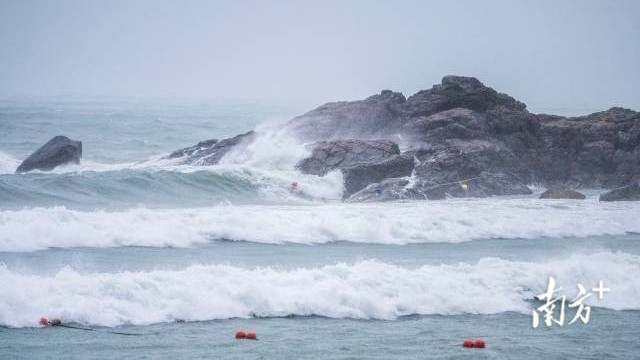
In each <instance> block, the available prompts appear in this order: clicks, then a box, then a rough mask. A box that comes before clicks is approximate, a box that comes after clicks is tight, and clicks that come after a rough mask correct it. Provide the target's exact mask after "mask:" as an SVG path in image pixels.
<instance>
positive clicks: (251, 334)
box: [247, 332, 258, 340]
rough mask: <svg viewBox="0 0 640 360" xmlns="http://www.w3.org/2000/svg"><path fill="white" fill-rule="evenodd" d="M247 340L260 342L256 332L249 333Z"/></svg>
mask: <svg viewBox="0 0 640 360" xmlns="http://www.w3.org/2000/svg"><path fill="white" fill-rule="evenodd" d="M247 339H249V340H258V336H257V335H256V333H254V332H248V333H247Z"/></svg>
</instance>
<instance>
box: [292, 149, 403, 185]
mask: <svg viewBox="0 0 640 360" xmlns="http://www.w3.org/2000/svg"><path fill="white" fill-rule="evenodd" d="M296 167H297V168H298V170H300V171H302V172H303V173H306V174H312V175H320V176H323V175H325V174H327V173H328V172H330V171H333V170H340V171H342V174H343V176H344V197H345V198H346V197H348V196H350V195H351V194H353V193H355V192H357V191H359V190H361V189H363V188H365V187H366V186H367V185H369V184H371V183H376V182H380V181H382V180H384V179H387V178H394V177H404V176H409V175H411V172H412V171H413V168H414V161H413V157H412V156H406V155H400V148H399V147H398V145H397V144H396V143H394V142H393V141H389V140H338V141H323V142H320V143H316V144H314V145H313V150H312V152H311V156H309V157H308V158H305V159H303V160H302V161H300V162H299V163H298V165H297V166H296Z"/></svg>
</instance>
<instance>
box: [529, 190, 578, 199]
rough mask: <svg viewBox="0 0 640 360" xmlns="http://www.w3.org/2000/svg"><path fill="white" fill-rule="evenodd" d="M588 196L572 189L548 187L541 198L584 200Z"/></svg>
mask: <svg viewBox="0 0 640 360" xmlns="http://www.w3.org/2000/svg"><path fill="white" fill-rule="evenodd" d="M586 198H587V197H586V196H585V195H584V194H582V193H579V192H577V191H575V190H572V189H564V188H555V189H547V190H546V191H545V192H543V193H542V194H540V199H574V200H584V199H586Z"/></svg>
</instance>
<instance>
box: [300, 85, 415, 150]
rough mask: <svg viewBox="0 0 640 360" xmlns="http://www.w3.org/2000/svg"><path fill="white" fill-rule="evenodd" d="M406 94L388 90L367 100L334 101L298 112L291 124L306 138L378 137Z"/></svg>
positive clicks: (306, 139) (395, 115) (393, 117)
mask: <svg viewBox="0 0 640 360" xmlns="http://www.w3.org/2000/svg"><path fill="white" fill-rule="evenodd" d="M405 101H406V99H405V97H404V95H402V94H401V93H397V92H392V91H389V90H384V91H382V92H381V93H380V94H378V95H373V96H370V97H368V98H367V99H365V100H360V101H353V102H346V101H341V102H333V103H328V104H325V105H322V106H320V107H319V108H317V109H315V110H311V111H309V112H308V113H306V114H304V115H302V116H298V117H296V118H294V119H293V120H291V122H289V124H288V127H289V128H290V129H292V130H293V132H294V133H296V134H297V136H298V137H299V138H300V139H301V140H303V141H307V142H308V141H324V140H334V139H374V138H376V135H377V134H385V135H387V134H388V132H387V131H386V129H387V128H388V127H389V126H390V125H391V123H392V122H393V120H394V119H395V118H397V117H398V116H399V115H400V112H399V110H398V106H400V105H401V104H402V103H404V102H405Z"/></svg>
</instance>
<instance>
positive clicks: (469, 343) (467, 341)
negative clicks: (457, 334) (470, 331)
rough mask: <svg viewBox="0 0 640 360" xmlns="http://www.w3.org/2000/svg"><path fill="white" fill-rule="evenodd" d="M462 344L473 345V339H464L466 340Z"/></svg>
mask: <svg viewBox="0 0 640 360" xmlns="http://www.w3.org/2000/svg"><path fill="white" fill-rule="evenodd" d="M462 346H464V347H473V340H469V339H466V340H465V341H464V342H463V343H462Z"/></svg>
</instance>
